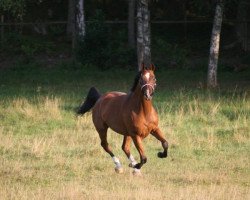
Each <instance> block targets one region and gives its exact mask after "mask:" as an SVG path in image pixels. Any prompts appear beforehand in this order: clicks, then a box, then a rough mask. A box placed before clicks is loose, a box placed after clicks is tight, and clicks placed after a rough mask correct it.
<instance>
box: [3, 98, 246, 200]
mask: <svg viewBox="0 0 250 200" xmlns="http://www.w3.org/2000/svg"><path fill="white" fill-rule="evenodd" d="M173 98H175V97H173ZM178 98H185V97H182V94H180V95H179V96H178ZM174 102H175V99H173V101H172V103H171V102H164V101H162V103H159V104H157V108H158V110H159V113H160V118H161V128H162V130H163V131H164V132H165V133H166V136H167V137H168V140H169V142H170V144H171V146H170V154H169V157H168V158H167V159H163V160H161V159H158V158H157V157H156V153H157V151H158V150H159V149H160V146H161V145H160V144H159V142H157V141H155V139H154V138H152V137H150V138H148V139H147V140H146V141H145V149H146V153H147V155H148V163H147V164H146V165H145V166H144V167H143V169H142V171H143V177H134V176H133V175H132V169H130V168H128V167H127V164H128V161H127V159H126V158H125V155H124V153H123V152H122V151H121V149H120V146H121V142H122V137H121V136H119V135H117V134H115V133H113V132H111V131H110V134H109V141H110V144H111V146H112V147H113V149H114V152H116V155H117V156H118V157H119V158H120V159H121V161H122V163H123V165H124V168H125V173H124V174H121V175H118V174H116V173H115V172H114V166H113V163H112V160H111V159H110V157H109V156H108V155H107V154H106V153H105V152H104V151H103V150H102V149H101V146H100V141H99V138H98V135H97V133H96V132H95V129H94V127H93V125H92V121H91V114H87V115H85V116H83V117H81V118H80V117H75V116H74V114H73V113H71V112H66V111H65V110H63V108H62V107H63V105H64V104H65V102H64V101H63V100H62V99H60V98H56V97H54V98H48V97H45V98H44V97H36V98H35V99H33V100H28V99H26V98H19V99H14V100H9V102H8V103H7V104H8V105H9V106H5V107H1V112H2V115H1V116H4V118H2V119H3V120H2V122H1V128H0V138H1V140H0V197H1V199H18V200H20V199H113V198H116V199H205V200H214V199H218V200H221V199H237V200H238V199H250V192H249V191H250V190H249V187H250V181H249V180H250V166H249V165H250V158H249V153H250V140H249V139H250V136H249V132H250V124H249V108H250V107H249V106H250V103H249V101H248V100H247V99H246V98H245V99H240V100H239V99H237V100H235V99H234V100H228V99H219V100H216V101H215V100H211V99H204V98H202V97H201V96H200V97H196V98H193V99H192V100H190V101H186V102H185V103H184V102H182V105H181V106H179V107H178V108H176V107H175V105H174ZM5 104H6V102H5ZM228 110H230V111H228ZM133 154H134V155H135V156H136V158H137V159H138V156H137V152H136V151H135V150H134V149H133Z"/></svg>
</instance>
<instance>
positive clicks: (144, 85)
mask: <svg viewBox="0 0 250 200" xmlns="http://www.w3.org/2000/svg"><path fill="white" fill-rule="evenodd" d="M146 86H149V87H151V88H152V92H154V91H155V86H156V84H154V86H153V85H152V84H149V83H146V84H143V85H142V86H141V90H142V89H143V88H144V87H146Z"/></svg>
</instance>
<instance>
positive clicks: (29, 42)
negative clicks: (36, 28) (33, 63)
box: [0, 33, 53, 61]
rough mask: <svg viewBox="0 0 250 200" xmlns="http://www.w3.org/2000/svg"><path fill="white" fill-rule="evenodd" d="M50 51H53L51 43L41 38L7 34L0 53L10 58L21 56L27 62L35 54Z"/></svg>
mask: <svg viewBox="0 0 250 200" xmlns="http://www.w3.org/2000/svg"><path fill="white" fill-rule="evenodd" d="M51 51H53V45H52V43H51V42H49V41H44V39H43V38H35V37H30V36H24V35H21V34H18V33H9V34H6V36H5V39H4V41H3V43H2V47H1V51H0V53H3V54H6V55H12V56H15V55H22V56H24V57H25V60H26V61H29V60H32V59H33V58H34V56H35V55H37V54H41V53H50V52H51Z"/></svg>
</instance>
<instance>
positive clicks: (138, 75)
mask: <svg viewBox="0 0 250 200" xmlns="http://www.w3.org/2000/svg"><path fill="white" fill-rule="evenodd" d="M140 77H141V71H139V72H138V73H137V75H136V77H135V79H134V83H133V86H132V88H131V89H130V91H131V92H134V91H135V89H136V86H137V85H138V82H139V80H140Z"/></svg>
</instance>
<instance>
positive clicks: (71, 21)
mask: <svg viewBox="0 0 250 200" xmlns="http://www.w3.org/2000/svg"><path fill="white" fill-rule="evenodd" d="M75 12H76V1H75V0H69V4H68V22H67V35H68V36H69V37H72V35H73V33H74V29H75V15H76V13H75Z"/></svg>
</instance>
